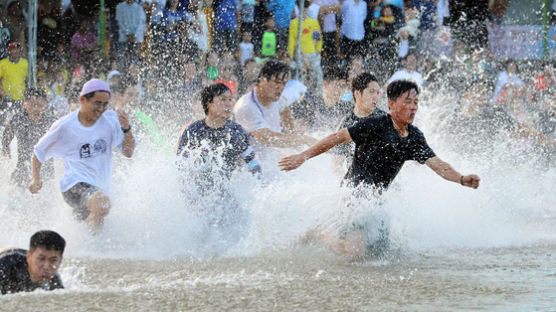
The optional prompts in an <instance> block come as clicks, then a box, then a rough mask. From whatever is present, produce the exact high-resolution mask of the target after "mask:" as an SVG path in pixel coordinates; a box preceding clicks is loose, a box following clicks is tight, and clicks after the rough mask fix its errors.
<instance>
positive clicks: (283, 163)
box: [278, 128, 352, 171]
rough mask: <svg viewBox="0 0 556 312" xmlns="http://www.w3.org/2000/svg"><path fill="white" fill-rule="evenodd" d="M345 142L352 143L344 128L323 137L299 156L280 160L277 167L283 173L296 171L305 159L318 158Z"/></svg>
mask: <svg viewBox="0 0 556 312" xmlns="http://www.w3.org/2000/svg"><path fill="white" fill-rule="evenodd" d="M345 142H352V139H351V136H350V135H349V132H348V130H347V128H344V129H342V130H340V131H338V132H336V133H333V134H331V135H329V136H327V137H325V138H324V139H322V140H320V141H318V142H317V143H315V144H314V145H313V146H311V147H310V148H308V149H306V150H305V151H303V152H301V153H299V154H295V155H290V156H287V157H284V158H282V159H280V161H279V162H278V166H280V167H282V169H281V170H283V171H290V170H293V169H296V168H297V167H299V166H301V165H302V164H303V163H304V162H305V161H306V160H307V159H309V158H313V157H315V156H318V155H320V154H322V153H324V152H326V151H328V150H329V149H331V148H332V147H334V146H336V145H338V144H340V143H345Z"/></svg>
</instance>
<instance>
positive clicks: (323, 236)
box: [301, 228, 366, 260]
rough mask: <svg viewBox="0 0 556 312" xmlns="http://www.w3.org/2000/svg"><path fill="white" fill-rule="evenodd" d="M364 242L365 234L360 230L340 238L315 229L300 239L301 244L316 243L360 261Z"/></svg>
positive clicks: (363, 251)
mask: <svg viewBox="0 0 556 312" xmlns="http://www.w3.org/2000/svg"><path fill="white" fill-rule="evenodd" d="M365 240H366V238H365V233H364V232H363V231H362V230H357V231H353V232H350V233H349V234H347V235H346V237H344V238H342V237H339V236H338V235H335V234H332V233H330V232H322V231H320V230H319V229H318V228H317V229H313V230H310V231H309V232H307V234H305V236H304V237H302V239H301V243H305V244H307V243H312V242H318V243H321V244H323V245H325V246H326V247H328V248H329V249H330V250H332V251H333V252H335V253H337V254H340V255H342V256H345V257H347V258H349V259H350V260H361V259H363V258H364V256H365V249H366V247H365Z"/></svg>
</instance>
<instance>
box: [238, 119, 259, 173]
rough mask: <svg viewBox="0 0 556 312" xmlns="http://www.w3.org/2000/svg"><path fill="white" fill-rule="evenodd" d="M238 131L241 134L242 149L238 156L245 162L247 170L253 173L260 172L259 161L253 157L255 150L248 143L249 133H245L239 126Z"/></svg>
mask: <svg viewBox="0 0 556 312" xmlns="http://www.w3.org/2000/svg"><path fill="white" fill-rule="evenodd" d="M240 132H241V136H242V139H241V142H242V144H241V145H242V150H243V152H242V153H241V154H240V157H241V158H242V159H243V161H245V163H246V164H247V169H248V170H249V172H251V173H253V174H255V173H261V166H260V165H259V161H258V160H257V158H256V157H255V151H254V150H253V148H252V147H251V145H249V134H248V133H246V132H245V130H243V129H241V128H240Z"/></svg>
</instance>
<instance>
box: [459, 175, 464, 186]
mask: <svg viewBox="0 0 556 312" xmlns="http://www.w3.org/2000/svg"><path fill="white" fill-rule="evenodd" d="M459 183H460V184H461V185H463V175H462V176H461V178H459Z"/></svg>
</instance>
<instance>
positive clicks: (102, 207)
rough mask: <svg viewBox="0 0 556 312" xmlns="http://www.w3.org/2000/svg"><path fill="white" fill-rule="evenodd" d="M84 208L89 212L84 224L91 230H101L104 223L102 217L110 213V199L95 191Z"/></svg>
mask: <svg viewBox="0 0 556 312" xmlns="http://www.w3.org/2000/svg"><path fill="white" fill-rule="evenodd" d="M85 206H86V207H87V209H88V210H89V211H90V213H89V216H88V217H87V219H86V220H85V223H87V225H88V226H89V227H91V228H92V229H98V228H101V227H102V225H103V223H104V217H106V215H107V214H108V212H109V211H110V199H109V198H108V196H106V195H104V193H102V192H100V191H96V192H94V193H93V194H91V196H89V198H88V199H87V202H86V203H85Z"/></svg>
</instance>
